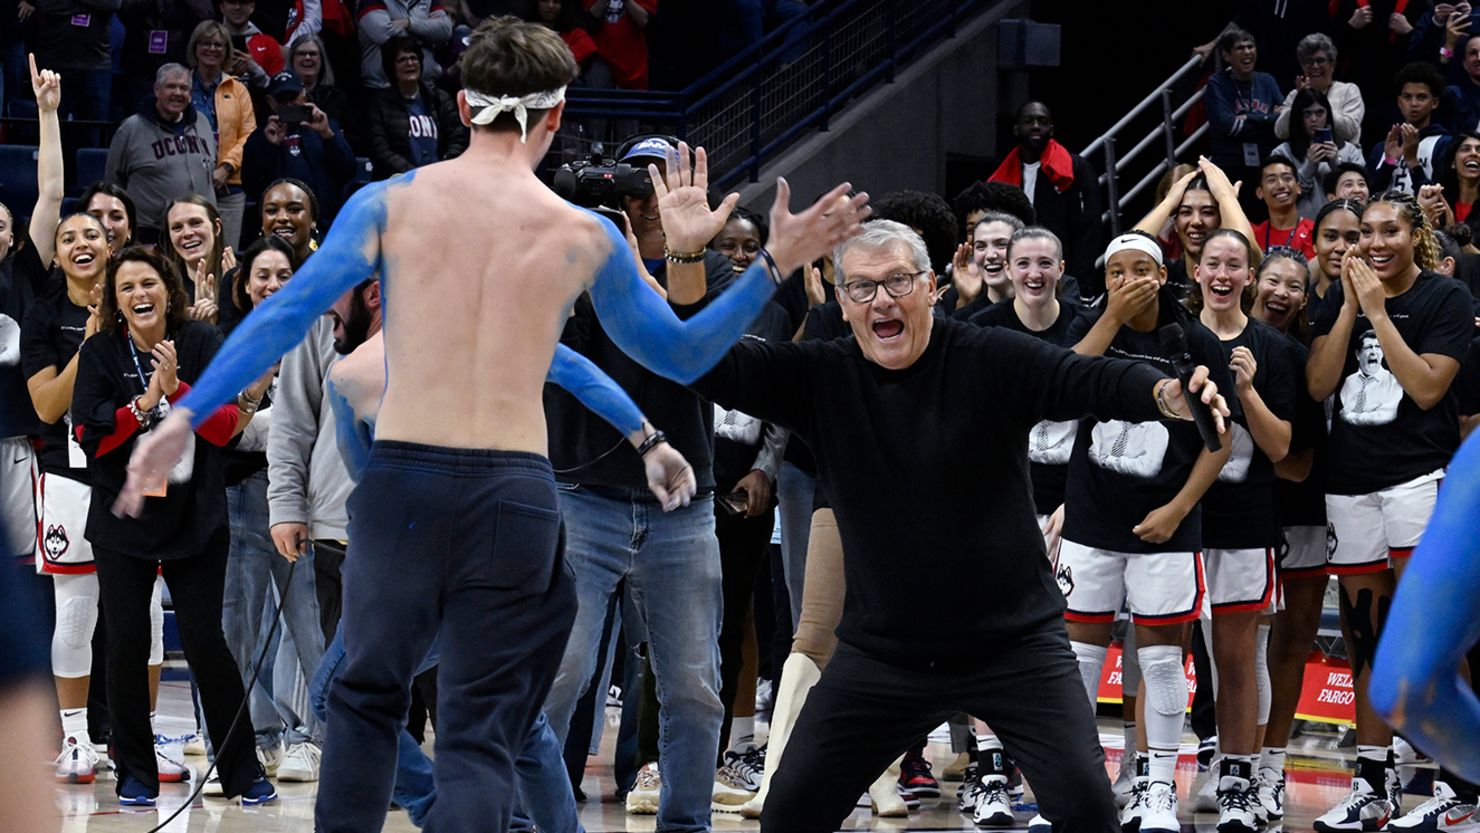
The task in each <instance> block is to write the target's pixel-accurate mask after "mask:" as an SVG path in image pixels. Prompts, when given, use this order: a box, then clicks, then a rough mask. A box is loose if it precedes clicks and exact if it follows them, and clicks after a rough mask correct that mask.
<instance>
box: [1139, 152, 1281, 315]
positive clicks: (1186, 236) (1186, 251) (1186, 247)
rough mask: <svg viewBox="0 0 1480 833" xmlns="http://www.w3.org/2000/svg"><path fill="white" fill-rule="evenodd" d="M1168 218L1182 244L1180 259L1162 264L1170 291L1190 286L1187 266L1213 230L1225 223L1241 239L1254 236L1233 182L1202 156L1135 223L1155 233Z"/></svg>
mask: <svg viewBox="0 0 1480 833" xmlns="http://www.w3.org/2000/svg"><path fill="white" fill-rule="evenodd" d="M1168 220H1171V221H1172V227H1173V229H1175V231H1176V233H1177V239H1178V240H1179V241H1181V244H1182V259H1181V260H1172V261H1168V262H1167V264H1166V270H1167V280H1166V285H1167V287H1169V288H1171V290H1172V291H1173V292H1180V291H1183V290H1186V289H1188V288H1189V287H1191V286H1192V279H1191V275H1190V274H1189V271H1188V268H1187V265H1188V264H1189V263H1197V261H1198V258H1199V257H1201V256H1202V247H1203V243H1204V242H1205V241H1206V240H1207V239H1208V235H1209V234H1211V233H1212V232H1213V230H1214V229H1218V228H1223V227H1224V226H1227V227H1229V228H1232V229H1233V230H1234V231H1237V232H1238V233H1239V234H1242V235H1243V236H1244V239H1245V240H1253V239H1254V227H1253V226H1252V225H1251V224H1250V223H1249V217H1248V215H1246V214H1244V210H1243V208H1242V207H1241V206H1240V205H1239V201H1238V196H1237V195H1236V194H1235V193H1234V187H1233V183H1231V182H1229V181H1228V175H1227V174H1225V173H1223V169H1222V168H1219V167H1218V166H1217V165H1215V164H1213V163H1212V162H1211V161H1209V160H1208V159H1207V158H1206V157H1204V158H1202V159H1200V160H1198V167H1197V170H1195V171H1190V172H1189V173H1187V174H1184V175H1183V176H1182V178H1181V179H1178V180H1177V181H1176V182H1174V183H1172V187H1171V189H1170V190H1168V191H1167V195H1166V197H1164V198H1163V199H1162V201H1161V202H1159V203H1157V204H1156V207H1155V208H1153V209H1151V213H1149V214H1147V215H1146V216H1145V217H1142V218H1141V221H1140V222H1138V223H1136V229H1138V230H1140V231H1144V232H1146V233H1147V234H1150V235H1153V236H1155V235H1156V234H1158V233H1159V232H1161V230H1162V229H1163V228H1164V227H1165V225H1166V223H1167V221H1168Z"/></svg>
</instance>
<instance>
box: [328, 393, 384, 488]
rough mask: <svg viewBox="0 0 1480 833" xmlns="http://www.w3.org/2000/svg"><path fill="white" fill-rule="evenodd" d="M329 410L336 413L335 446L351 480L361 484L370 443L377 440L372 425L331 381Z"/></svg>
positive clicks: (368, 458)
mask: <svg viewBox="0 0 1480 833" xmlns="http://www.w3.org/2000/svg"><path fill="white" fill-rule="evenodd" d="M329 409H330V410H332V411H333V412H334V444H335V445H337V446H338V447H339V456H340V457H341V458H343V459H344V468H345V471H347V472H349V479H350V480H353V481H355V482H356V483H358V482H360V474H361V473H362V472H364V471H365V465H366V464H367V463H369V462H370V443H371V442H372V441H373V440H374V439H375V438H374V436H373V435H372V431H371V429H370V424H369V423H367V422H365V421H364V420H362V419H360V418H359V417H358V416H356V415H355V410H354V408H352V407H351V406H350V404H349V400H348V399H346V398H344V394H342V393H340V392H339V389H338V388H336V387H334V380H332V379H331V380H329Z"/></svg>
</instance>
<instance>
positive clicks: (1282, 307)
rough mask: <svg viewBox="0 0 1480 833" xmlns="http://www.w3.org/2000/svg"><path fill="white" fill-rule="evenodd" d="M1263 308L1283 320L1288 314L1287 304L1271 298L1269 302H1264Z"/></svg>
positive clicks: (1288, 306)
mask: <svg viewBox="0 0 1480 833" xmlns="http://www.w3.org/2000/svg"><path fill="white" fill-rule="evenodd" d="M1264 308H1265V309H1266V310H1269V311H1270V312H1272V313H1274V314H1275V315H1278V316H1279V317H1281V318H1284V317H1285V316H1286V315H1288V314H1289V313H1290V305H1289V304H1287V303H1285V302H1284V301H1276V300H1275V299H1273V298H1270V299H1269V300H1267V301H1265V302H1264Z"/></svg>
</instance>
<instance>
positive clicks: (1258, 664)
mask: <svg viewBox="0 0 1480 833" xmlns="http://www.w3.org/2000/svg"><path fill="white" fill-rule="evenodd" d="M1254 685H1255V686H1256V687H1257V688H1258V689H1259V725H1260V726H1263V725H1265V724H1267V723H1269V702H1270V700H1271V699H1273V697H1274V694H1273V691H1272V690H1271V689H1270V687H1269V625H1260V626H1259V636H1258V637H1257V641H1256V642H1255V643H1254Z"/></svg>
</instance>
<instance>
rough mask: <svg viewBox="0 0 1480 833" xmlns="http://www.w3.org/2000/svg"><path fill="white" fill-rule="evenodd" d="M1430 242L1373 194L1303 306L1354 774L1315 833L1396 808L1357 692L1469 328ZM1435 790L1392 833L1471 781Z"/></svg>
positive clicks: (1383, 743)
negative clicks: (1325, 428) (1328, 402)
mask: <svg viewBox="0 0 1480 833" xmlns="http://www.w3.org/2000/svg"><path fill="white" fill-rule="evenodd" d="M1439 260H1440V251H1439V246H1438V243H1437V242H1436V240H1435V238H1434V233H1433V230H1432V229H1431V228H1430V227H1429V224H1428V221H1427V220H1426V219H1425V218H1424V215H1423V211H1422V210H1421V209H1420V207H1419V204H1418V202H1417V200H1415V199H1414V197H1412V196H1411V195H1409V194H1407V193H1404V192H1399V191H1387V192H1385V193H1383V194H1381V195H1379V196H1378V197H1377V198H1375V199H1374V200H1373V201H1372V202H1371V203H1369V204H1368V205H1367V207H1366V208H1365V209H1364V210H1363V212H1362V222H1361V242H1360V244H1359V246H1357V247H1356V248H1354V249H1348V250H1347V252H1346V254H1345V255H1344V256H1343V257H1342V263H1341V273H1340V280H1341V282H1340V284H1339V285H1336V284H1333V285H1332V286H1331V288H1330V290H1329V291H1328V293H1327V300H1326V303H1325V304H1323V305H1322V307H1321V308H1320V310H1318V311H1317V314H1316V317H1315V320H1314V323H1313V329H1314V336H1315V340H1314V342H1313V343H1312V345H1311V351H1310V361H1309V363H1308V364H1307V365H1306V383H1307V384H1308V386H1309V388H1310V394H1311V396H1312V397H1314V398H1316V399H1318V400H1324V399H1326V398H1327V397H1332V416H1331V438H1330V442H1329V449H1330V457H1329V461H1330V467H1329V471H1328V472H1327V477H1326V513H1327V517H1328V522H1329V526H1328V530H1329V531H1328V541H1327V553H1328V556H1327V558H1328V565H1329V570H1330V571H1331V572H1332V573H1335V574H1336V575H1337V576H1338V578H1339V580H1340V588H1341V619H1342V631H1343V635H1344V636H1345V638H1346V643H1347V647H1348V652H1349V654H1350V656H1351V663H1352V679H1353V687H1354V688H1355V691H1356V720H1357V771H1356V775H1355V777H1353V778H1352V789H1351V793H1350V794H1349V795H1348V796H1347V797H1346V798H1344V799H1342V800H1341V802H1339V803H1338V804H1337V805H1336V806H1335V807H1333V808H1332V809H1331V810H1330V811H1329V812H1327V813H1326V814H1325V815H1323V816H1321V817H1320V818H1318V819H1317V820H1316V821H1315V829H1316V830H1318V831H1336V830H1347V829H1351V824H1352V823H1353V822H1354V820H1359V819H1361V818H1365V817H1368V816H1371V815H1373V814H1374V813H1393V814H1396V813H1398V812H1399V807H1400V801H1401V798H1402V794H1401V787H1400V786H1398V784H1399V781H1398V778H1397V776H1396V773H1395V769H1394V759H1393V752H1392V741H1393V734H1392V730H1391V729H1389V728H1388V726H1387V724H1386V723H1384V722H1383V721H1382V720H1381V719H1380V718H1379V717H1378V715H1377V713H1376V712H1375V710H1374V709H1373V706H1372V702H1371V698H1370V697H1369V694H1368V685H1369V683H1370V681H1371V677H1372V663H1373V659H1374V657H1375V655H1376V651H1377V642H1378V640H1379V638H1380V637H1381V634H1382V628H1383V622H1384V619H1385V614H1386V611H1387V609H1388V607H1389V605H1390V604H1391V602H1392V596H1393V590H1394V588H1395V586H1396V584H1397V582H1398V581H1399V580H1400V579H1401V576H1402V573H1403V568H1404V566H1405V565H1406V564H1407V558H1408V556H1410V555H1411V554H1412V552H1413V548H1414V547H1415V546H1417V545H1418V542H1419V539H1420V538H1421V537H1422V536H1423V533H1424V528H1425V527H1426V526H1427V525H1428V522H1429V517H1430V515H1431V514H1432V513H1433V510H1434V504H1435V501H1436V499H1437V497H1438V493H1439V483H1440V481H1441V480H1443V478H1444V468H1445V466H1446V465H1448V463H1449V459H1450V457H1451V456H1453V454H1454V452H1455V451H1456V450H1457V449H1458V448H1459V413H1458V406H1457V404H1456V401H1455V397H1454V395H1453V393H1452V391H1451V387H1452V385H1453V382H1454V379H1455V376H1456V375H1457V374H1458V372H1459V368H1460V362H1461V361H1462V360H1463V359H1464V357H1465V355H1466V352H1467V351H1468V349H1469V346H1470V341H1471V339H1472V338H1473V334H1474V326H1475V323H1474V317H1473V314H1472V311H1471V308H1470V299H1469V297H1468V293H1467V292H1466V291H1465V289H1464V287H1463V286H1461V285H1460V283H1459V282H1458V281H1453V280H1449V279H1447V278H1445V277H1444V276H1442V275H1440V274H1438V273H1437V272H1435V271H1434V269H1435V267H1437V266H1438V265H1439ZM1434 789H1435V796H1434V799H1433V800H1432V801H1430V802H1426V803H1425V804H1424V805H1422V806H1421V807H1419V808H1418V809H1417V810H1414V811H1413V812H1412V813H1411V816H1410V817H1411V821H1409V820H1404V821H1405V823H1401V824H1400V825H1399V826H1400V827H1401V828H1402V829H1410V828H1411V829H1423V828H1422V827H1415V826H1414V825H1425V824H1427V825H1428V827H1427V829H1435V828H1434V825H1435V824H1438V825H1439V828H1438V829H1441V830H1442V829H1447V827H1446V826H1445V823H1444V821H1443V818H1444V816H1445V813H1447V812H1448V810H1449V809H1451V808H1452V807H1454V806H1456V805H1457V804H1466V805H1470V807H1471V809H1472V810H1473V809H1474V807H1473V805H1475V803H1476V794H1475V788H1474V786H1473V785H1468V784H1465V783H1464V782H1462V781H1460V780H1459V779H1458V778H1457V777H1456V776H1454V775H1453V774H1452V773H1448V772H1441V773H1440V777H1439V779H1438V781H1437V783H1436V784H1435V788H1434Z"/></svg>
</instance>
